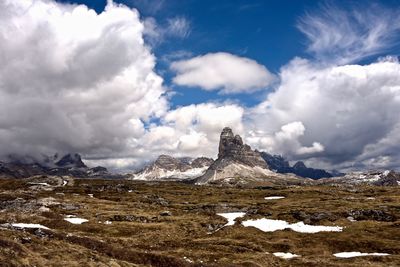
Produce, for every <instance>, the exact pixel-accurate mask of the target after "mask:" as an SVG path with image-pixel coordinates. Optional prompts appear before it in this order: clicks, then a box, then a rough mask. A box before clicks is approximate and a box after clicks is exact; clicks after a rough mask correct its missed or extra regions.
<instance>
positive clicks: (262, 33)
mask: <svg viewBox="0 0 400 267" xmlns="http://www.w3.org/2000/svg"><path fill="white" fill-rule="evenodd" d="M61 2H72V3H79V4H85V5H87V6H89V7H91V8H94V9H95V10H96V11H97V12H101V11H103V9H104V6H105V4H106V1H98V0H94V1H93V0H82V1H81V0H76V1H61ZM115 2H118V3H123V4H126V5H128V6H130V7H134V8H137V9H138V10H139V12H140V13H141V16H142V19H144V18H147V17H154V18H155V19H156V20H157V22H158V23H159V24H160V25H161V27H162V26H163V25H165V24H166V23H167V21H168V19H171V18H175V17H180V18H184V19H186V20H187V21H188V23H189V25H190V33H189V34H188V35H187V36H185V37H183V38H182V37H179V36H171V37H169V38H166V39H164V40H163V41H162V42H161V43H158V44H156V45H154V47H153V48H152V51H153V52H154V53H155V55H156V56H157V58H158V65H157V69H158V72H159V73H161V74H162V76H163V78H164V79H165V83H166V84H167V85H168V86H171V88H173V90H174V91H176V94H175V96H174V97H173V98H172V102H171V104H172V105H173V106H181V105H187V104H192V103H194V104H198V103H202V102H205V101H209V100H214V101H224V100H226V99H227V98H229V99H230V100H232V101H239V102H240V103H242V104H243V105H246V106H252V105H255V104H257V103H259V102H261V101H262V98H263V96H264V94H265V93H267V92H264V93H263V95H262V96H260V92H256V93H253V94H247V93H246V94H235V95H230V96H229V97H228V96H226V95H221V94H219V93H218V92H216V91H211V92H210V91H202V90H199V88H193V87H185V88H181V87H180V86H177V85H173V84H172V83H171V78H172V75H173V73H171V72H170V71H169V62H165V60H163V58H165V57H168V56H169V55H174V54H176V53H182V52H187V53H188V54H189V55H193V56H196V55H202V54H206V53H210V52H218V51H224V52H229V53H232V54H235V55H239V56H244V57H248V58H252V59H255V60H256V61H257V62H259V63H260V64H262V65H264V66H266V67H267V68H268V69H269V70H270V71H272V72H275V73H276V72H278V71H279V69H280V67H281V66H283V65H284V64H286V63H287V62H288V61H289V60H290V59H292V58H293V57H295V56H307V54H305V48H306V45H305V42H306V40H305V38H304V36H303V35H302V34H301V33H300V32H299V31H298V29H297V28H296V23H297V21H298V19H299V17H300V16H302V15H303V14H304V13H305V12H306V11H307V10H312V9H315V8H317V7H318V6H319V5H320V3H319V2H318V1H279V0H275V1H262V0H254V1H246V0H235V1H230V0H221V1H212V0H205V1H194V0H188V1H178V0H168V1H162V0H148V1H145V0H123V1H115Z"/></svg>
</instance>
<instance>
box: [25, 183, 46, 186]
mask: <svg viewBox="0 0 400 267" xmlns="http://www.w3.org/2000/svg"><path fill="white" fill-rule="evenodd" d="M29 184H31V185H43V186H51V185H49V184H48V183H29Z"/></svg>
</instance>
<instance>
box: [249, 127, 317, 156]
mask: <svg viewBox="0 0 400 267" xmlns="http://www.w3.org/2000/svg"><path fill="white" fill-rule="evenodd" d="M305 130H306V128H305V127H304V125H303V123H302V122H299V121H296V122H291V123H288V124H285V125H283V126H282V127H281V128H280V130H279V131H277V132H275V133H273V134H269V135H268V134H266V133H265V132H263V131H259V132H254V131H251V132H250V133H249V136H248V137H247V140H248V141H249V142H250V143H251V144H252V145H254V146H256V147H258V148H263V149H265V150H267V151H268V152H270V153H274V154H283V155H286V156H289V157H299V156H300V157H303V156H315V155H316V154H317V155H318V153H320V152H323V151H324V146H323V145H321V144H320V143H318V142H313V143H312V145H311V146H308V147H306V146H302V144H301V142H300V140H299V139H300V137H302V136H303V135H304V133H305Z"/></svg>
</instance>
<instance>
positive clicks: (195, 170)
mask: <svg viewBox="0 0 400 267" xmlns="http://www.w3.org/2000/svg"><path fill="white" fill-rule="evenodd" d="M212 163H213V160H212V159H210V158H205V157H200V158H196V159H191V158H187V157H185V158H174V157H171V156H168V155H160V156H159V157H158V158H157V159H156V160H155V161H154V162H153V163H152V164H150V165H148V166H146V167H144V168H143V169H142V170H140V171H139V172H136V173H135V174H133V175H130V176H129V178H128V179H131V180H150V181H151V180H165V179H168V180H184V179H193V178H196V177H199V176H201V175H203V174H204V173H205V171H206V170H207V168H208V167H209V166H210V165H211V164H212Z"/></svg>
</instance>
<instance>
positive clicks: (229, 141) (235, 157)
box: [196, 127, 299, 184]
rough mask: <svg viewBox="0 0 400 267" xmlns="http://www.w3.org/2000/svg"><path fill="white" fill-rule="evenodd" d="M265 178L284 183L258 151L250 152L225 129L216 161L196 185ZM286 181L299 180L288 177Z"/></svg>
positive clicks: (228, 129)
mask: <svg viewBox="0 0 400 267" xmlns="http://www.w3.org/2000/svg"><path fill="white" fill-rule="evenodd" d="M265 178H267V179H269V181H272V180H275V181H277V180H279V179H281V178H282V179H281V182H284V178H285V177H284V175H280V174H277V173H275V172H274V171H272V170H270V169H269V168H268V165H267V163H266V162H265V160H264V159H263V158H262V157H261V154H260V153H259V152H258V151H256V150H252V149H251V147H250V146H249V145H246V144H244V143H243V141H242V138H241V137H240V136H239V135H234V134H233V132H232V129H230V128H228V127H226V128H224V129H223V130H222V132H221V136H220V142H219V148H218V159H217V160H216V161H215V162H214V163H213V164H211V166H210V167H209V168H208V170H207V171H206V173H205V174H204V175H203V176H201V177H199V178H198V179H197V180H196V183H198V184H205V183H219V182H221V183H247V182H250V181H261V180H263V179H265ZM286 179H287V180H299V179H298V178H296V177H293V176H290V175H287V176H286Z"/></svg>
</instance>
